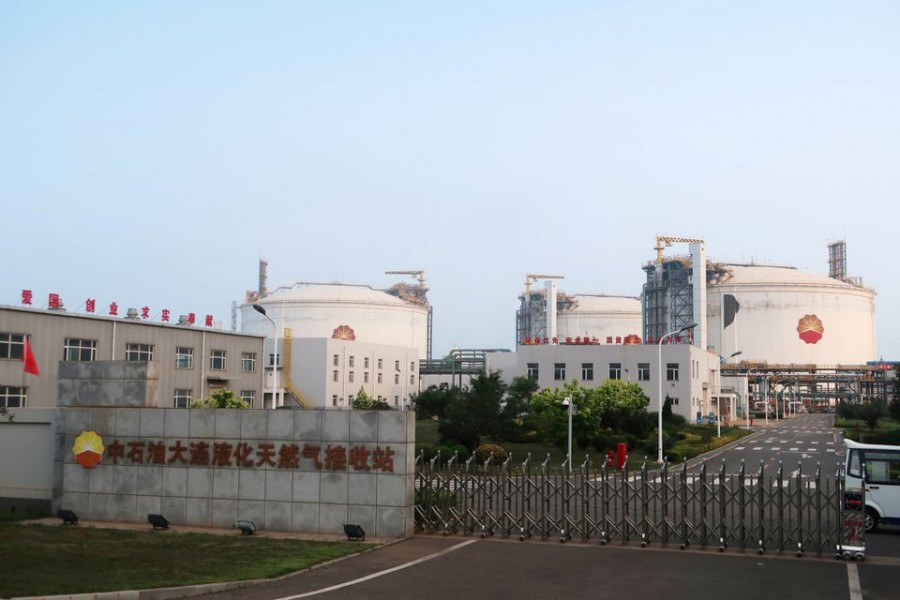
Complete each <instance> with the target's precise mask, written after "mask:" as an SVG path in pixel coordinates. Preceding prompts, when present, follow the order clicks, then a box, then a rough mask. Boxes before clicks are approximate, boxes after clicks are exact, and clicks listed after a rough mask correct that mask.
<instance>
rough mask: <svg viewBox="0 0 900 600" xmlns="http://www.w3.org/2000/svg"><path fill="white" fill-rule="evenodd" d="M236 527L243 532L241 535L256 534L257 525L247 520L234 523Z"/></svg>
mask: <svg viewBox="0 0 900 600" xmlns="http://www.w3.org/2000/svg"><path fill="white" fill-rule="evenodd" d="M234 526H235V527H237V528H238V529H240V530H241V535H253V534H254V533H256V523H254V522H253V521H248V520H246V519H239V520H237V521H235V522H234Z"/></svg>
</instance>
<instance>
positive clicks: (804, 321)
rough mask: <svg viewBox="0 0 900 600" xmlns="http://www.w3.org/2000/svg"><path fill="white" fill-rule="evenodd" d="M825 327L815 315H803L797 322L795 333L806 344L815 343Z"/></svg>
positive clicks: (820, 337)
mask: <svg viewBox="0 0 900 600" xmlns="http://www.w3.org/2000/svg"><path fill="white" fill-rule="evenodd" d="M824 332H825V327H823V326H822V320H821V319H819V317H817V316H816V315H803V316H802V317H801V318H800V322H799V323H797V333H798V334H799V335H800V339H801V340H803V341H804V342H806V343H807V344H815V343H816V342H818V341H819V340H821V339H822V334H823V333H824Z"/></svg>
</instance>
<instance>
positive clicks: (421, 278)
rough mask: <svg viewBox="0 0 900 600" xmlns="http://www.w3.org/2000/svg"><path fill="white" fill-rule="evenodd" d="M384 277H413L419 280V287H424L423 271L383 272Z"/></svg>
mask: <svg viewBox="0 0 900 600" xmlns="http://www.w3.org/2000/svg"><path fill="white" fill-rule="evenodd" d="M384 274H385V275H415V276H416V277H417V278H418V279H419V287H421V288H423V287H425V271H422V270H412V269H411V270H407V271H385V272H384Z"/></svg>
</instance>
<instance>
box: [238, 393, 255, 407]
mask: <svg viewBox="0 0 900 600" xmlns="http://www.w3.org/2000/svg"><path fill="white" fill-rule="evenodd" d="M241 400H243V401H244V402H246V403H247V406H249V407H250V408H253V402H254V401H255V400H256V390H241Z"/></svg>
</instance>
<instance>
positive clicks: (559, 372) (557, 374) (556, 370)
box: [553, 363, 566, 381]
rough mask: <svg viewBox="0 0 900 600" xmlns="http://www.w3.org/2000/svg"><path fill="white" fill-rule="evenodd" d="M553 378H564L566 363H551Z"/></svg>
mask: <svg viewBox="0 0 900 600" xmlns="http://www.w3.org/2000/svg"><path fill="white" fill-rule="evenodd" d="M553 379H554V380H556V381H564V380H565V379H566V363H553Z"/></svg>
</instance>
